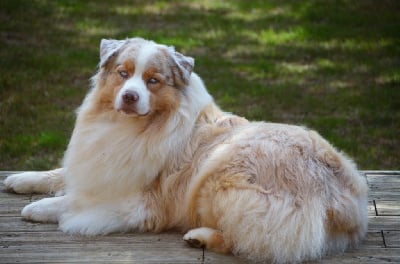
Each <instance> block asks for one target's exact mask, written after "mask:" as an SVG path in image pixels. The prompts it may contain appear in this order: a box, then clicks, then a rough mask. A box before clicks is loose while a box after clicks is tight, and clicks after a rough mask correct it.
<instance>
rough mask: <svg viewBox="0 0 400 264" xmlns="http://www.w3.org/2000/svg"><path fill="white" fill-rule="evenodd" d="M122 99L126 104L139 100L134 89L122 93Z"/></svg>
mask: <svg viewBox="0 0 400 264" xmlns="http://www.w3.org/2000/svg"><path fill="white" fill-rule="evenodd" d="M122 100H123V101H124V103H125V104H127V105H131V104H134V103H136V102H137V101H138V100H139V94H138V93H137V92H135V91H127V92H125V93H124V94H123V95H122Z"/></svg>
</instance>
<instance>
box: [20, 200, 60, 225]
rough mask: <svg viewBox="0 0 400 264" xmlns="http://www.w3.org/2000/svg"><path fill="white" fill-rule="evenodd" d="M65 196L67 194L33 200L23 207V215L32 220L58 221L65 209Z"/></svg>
mask: <svg viewBox="0 0 400 264" xmlns="http://www.w3.org/2000/svg"><path fill="white" fill-rule="evenodd" d="M64 198H65V196H61V197H52V198H44V199H42V200H39V201H37V202H33V203H31V204H28V205H27V206H25V207H24V209H22V212H21V215H22V217H24V218H25V219H26V220H30V221H35V222H47V223H56V222H58V219H59V216H60V213H61V212H62V211H63V210H64V209H65V204H64V202H63V201H64Z"/></svg>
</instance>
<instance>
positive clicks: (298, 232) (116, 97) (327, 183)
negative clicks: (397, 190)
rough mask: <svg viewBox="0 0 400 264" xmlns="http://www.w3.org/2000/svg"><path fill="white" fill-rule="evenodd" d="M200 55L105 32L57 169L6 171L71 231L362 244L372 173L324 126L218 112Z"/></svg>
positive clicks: (204, 243)
mask: <svg viewBox="0 0 400 264" xmlns="http://www.w3.org/2000/svg"><path fill="white" fill-rule="evenodd" d="M193 67H194V59H193V58H191V57H188V56H185V55H183V54H181V53H179V52H177V51H175V49H174V48H173V47H169V46H165V45H162V44H157V43H155V42H153V41H149V40H145V39H142V38H131V39H126V40H112V39H103V40H102V41H101V44H100V63H99V70H98V72H97V73H96V74H95V75H94V77H92V85H91V90H90V91H89V92H88V94H87V95H86V97H85V99H84V101H83V103H82V105H81V106H80V107H79V108H78V110H77V118H76V124H75V128H74V130H73V133H72V136H71V139H70V142H69V145H68V148H67V150H66V153H65V155H64V158H63V166H62V168H60V169H56V170H52V171H46V172H25V173H21V174H15V175H11V176H9V177H7V178H6V179H5V182H4V183H5V186H6V187H7V188H8V189H9V190H11V191H14V192H16V193H47V194H54V195H55V196H54V197H49V198H44V199H42V200H39V201H36V202H33V203H31V204H29V205H27V206H26V207H24V208H23V210H22V213H21V214H22V216H23V217H24V218H25V219H27V220H31V221H38V222H55V223H58V224H59V228H60V229H61V230H62V231H64V232H67V233H77V234H83V235H105V234H109V233H113V232H128V231H137V232H161V231H164V230H171V229H173V230H179V231H181V232H182V233H184V236H183V239H184V240H185V241H186V242H187V243H188V244H189V245H190V246H193V247H203V248H207V249H209V250H212V251H215V252H219V253H233V254H235V255H238V256H241V257H245V258H248V259H250V260H252V261H270V262H274V263H287V262H300V261H304V260H312V259H319V258H321V257H323V256H325V255H327V254H333V253H338V252H339V253H340V252H343V251H344V250H345V249H346V248H348V247H350V246H357V245H358V244H359V243H360V241H361V240H362V238H363V237H364V236H365V233H366V230H367V222H368V219H367V192H368V188H367V184H366V180H365V178H364V177H363V176H362V175H361V174H360V173H359V172H358V170H357V168H356V165H355V164H354V162H353V161H351V160H350V159H349V158H348V157H347V156H345V155H344V154H342V153H341V152H338V151H337V150H336V149H335V148H334V147H333V146H332V145H330V144H329V143H328V142H327V141H326V140H325V139H323V138H322V137H321V136H320V135H319V134H318V133H317V132H315V131H313V130H309V129H307V128H304V127H300V126H294V125H288V124H277V123H267V122H249V121H247V120H246V119H245V118H242V117H239V116H236V115H233V114H230V113H227V112H223V111H222V110H221V109H220V108H219V107H218V106H217V105H216V103H215V102H214V101H213V98H212V96H211V95H210V94H209V93H208V92H207V89H206V87H205V85H204V83H203V81H202V79H201V78H200V77H199V76H198V75H197V74H196V73H194V72H193Z"/></svg>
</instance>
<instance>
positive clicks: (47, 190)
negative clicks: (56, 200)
mask: <svg viewBox="0 0 400 264" xmlns="http://www.w3.org/2000/svg"><path fill="white" fill-rule="evenodd" d="M4 185H5V186H6V188H7V189H8V190H10V191H14V192H16V193H44V194H55V195H56V196H59V195H62V194H64V176H63V169H62V168H60V169H55V170H51V171H30V172H23V173H18V174H13V175H10V176H8V177H7V178H6V179H5V180H4Z"/></svg>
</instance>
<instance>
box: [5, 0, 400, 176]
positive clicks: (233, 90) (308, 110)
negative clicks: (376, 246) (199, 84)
mask: <svg viewBox="0 0 400 264" xmlns="http://www.w3.org/2000/svg"><path fill="white" fill-rule="evenodd" d="M399 14H400V2H399V1H396V0H385V1H372V0H365V1H350V0H328V1H319V0H305V1H296V0H287V1H283V0H282V1H278V0H270V1H261V0H259V1H245V0H242V1H239V0H238V1H211V0H196V1H131V0H120V1H116V2H115V1H108V0H96V1H77V0H76V1H73V0H62V1H61V0H58V1H50V0H32V1H28V0H2V1H0V34H1V35H0V59H1V60H0V99H1V100H0V170H28V169H37V170H39V169H48V168H52V167H54V166H57V165H58V163H59V161H60V160H61V158H62V155H63V152H64V150H65V148H66V146H67V144H68V138H69V136H70V134H71V132H72V129H73V124H74V118H75V116H74V109H75V108H76V107H78V106H79V104H80V103H81V101H82V99H83V97H84V95H85V94H86V92H87V88H88V86H89V78H90V77H91V75H92V74H93V73H94V72H95V71H96V67H97V63H98V53H99V52H98V47H99V43H100V40H101V38H126V37H133V36H142V37H145V38H150V39H153V40H155V41H158V42H162V43H165V44H169V45H174V46H176V48H177V49H178V50H180V51H182V52H183V53H186V54H188V55H191V56H193V57H195V58H196V68H195V70H196V72H198V73H199V74H200V75H201V76H202V77H203V79H204V81H205V83H206V84H207V86H208V89H209V91H210V92H211V93H212V94H213V96H214V98H215V100H216V101H217V103H218V104H220V105H221V107H222V108H223V109H224V110H226V111H231V112H235V113H237V114H239V115H243V116H246V117H248V118H249V119H251V120H268V121H273V122H285V123H292V124H299V125H305V126H308V127H311V128H313V129H316V130H317V131H319V132H320V133H321V134H322V135H323V136H324V137H326V138H327V139H328V140H330V141H331V142H332V143H333V144H334V145H335V146H337V147H338V148H340V149H342V150H344V151H345V152H346V153H348V154H349V155H350V156H352V157H353V158H354V159H355V161H356V162H357V163H358V164H359V167H360V168H361V169H400V154H399V147H400V30H399V28H400V16H399Z"/></svg>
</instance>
